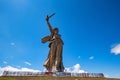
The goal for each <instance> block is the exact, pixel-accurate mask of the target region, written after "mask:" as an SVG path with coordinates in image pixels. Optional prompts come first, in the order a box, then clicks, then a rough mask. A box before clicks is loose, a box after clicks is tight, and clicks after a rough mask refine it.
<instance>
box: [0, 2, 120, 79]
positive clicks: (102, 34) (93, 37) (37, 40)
mask: <svg viewBox="0 0 120 80" xmlns="http://www.w3.org/2000/svg"><path fill="white" fill-rule="evenodd" d="M119 4H120V1H119V0H0V55H1V56H0V68H4V67H6V66H12V67H15V68H22V67H26V68H30V69H35V70H41V71H42V70H43V69H44V67H43V63H44V61H45V59H46V57H47V55H48V51H49V48H48V43H46V44H42V43H41V38H42V37H44V36H46V35H49V34H50V32H49V30H48V26H47V24H46V22H45V17H46V15H50V14H52V13H54V12H55V13H56V15H55V16H54V17H53V18H52V19H51V20H50V22H51V24H52V26H53V27H58V28H59V30H60V34H61V35H62V39H63V41H64V50H63V63H64V66H65V67H66V68H69V67H74V66H75V65H77V64H79V67H80V70H84V71H86V72H98V73H99V72H102V73H104V74H105V75H106V76H108V77H118V78H120V70H119V68H120V62H119V61H120V5H119Z"/></svg>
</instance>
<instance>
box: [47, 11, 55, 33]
mask: <svg viewBox="0 0 120 80" xmlns="http://www.w3.org/2000/svg"><path fill="white" fill-rule="evenodd" d="M54 15H55V13H53V14H52V15H50V16H48V15H47V17H46V22H47V25H48V28H49V30H50V32H51V33H53V29H52V26H51V24H50V22H49V19H50V18H51V17H52V16H54Z"/></svg>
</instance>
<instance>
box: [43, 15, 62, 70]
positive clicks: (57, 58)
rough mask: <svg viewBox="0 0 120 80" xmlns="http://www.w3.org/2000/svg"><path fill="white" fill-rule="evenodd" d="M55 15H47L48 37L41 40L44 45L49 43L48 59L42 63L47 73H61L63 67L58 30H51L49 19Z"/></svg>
mask: <svg viewBox="0 0 120 80" xmlns="http://www.w3.org/2000/svg"><path fill="white" fill-rule="evenodd" d="M53 15H55V14H52V15H50V16H48V15H47V17H46V22H47V25H48V28H49V30H50V33H51V34H50V35H49V36H45V37H44V38H42V43H46V42H48V41H49V48H50V50H49V54H48V57H47V59H46V61H45V63H44V65H43V66H44V67H45V68H46V69H47V70H48V71H49V72H63V71H64V66H63V62H62V49H63V41H62V39H61V35H60V34H59V29H58V28H52V26H51V24H50V22H49V19H50V18H51V17H52V16H53Z"/></svg>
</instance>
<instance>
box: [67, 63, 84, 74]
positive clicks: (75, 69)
mask: <svg viewBox="0 0 120 80" xmlns="http://www.w3.org/2000/svg"><path fill="white" fill-rule="evenodd" d="M80 68H81V66H80V64H75V65H74V66H73V67H69V68H65V71H66V72H71V73H86V71H84V70H81V69H80Z"/></svg>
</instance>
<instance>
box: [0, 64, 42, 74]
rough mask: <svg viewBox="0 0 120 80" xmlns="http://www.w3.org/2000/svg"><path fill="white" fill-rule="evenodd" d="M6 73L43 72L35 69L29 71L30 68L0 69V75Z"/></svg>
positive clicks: (7, 67) (8, 67) (10, 67)
mask: <svg viewBox="0 0 120 80" xmlns="http://www.w3.org/2000/svg"><path fill="white" fill-rule="evenodd" d="M4 71H28V72H41V71H40V70H34V69H29V68H24V67H23V68H15V67H12V66H6V67H0V75H2V73H3V72H4Z"/></svg>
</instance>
